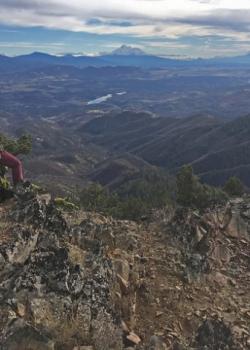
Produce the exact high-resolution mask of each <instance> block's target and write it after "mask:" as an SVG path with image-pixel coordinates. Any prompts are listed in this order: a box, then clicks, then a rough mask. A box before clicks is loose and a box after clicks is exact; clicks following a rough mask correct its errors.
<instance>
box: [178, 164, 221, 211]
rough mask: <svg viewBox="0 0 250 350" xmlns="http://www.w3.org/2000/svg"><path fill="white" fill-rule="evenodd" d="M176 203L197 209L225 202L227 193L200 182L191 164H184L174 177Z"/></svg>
mask: <svg viewBox="0 0 250 350" xmlns="http://www.w3.org/2000/svg"><path fill="white" fill-rule="evenodd" d="M176 182H177V203H179V204H180V205H183V206H185V207H192V208H196V209H199V210H203V209H206V208H208V207H211V206H214V205H218V204H222V203H224V202H226V200H227V195H226V193H225V192H224V191H223V190H222V189H220V188H216V187H213V186H208V185H204V184H201V183H200V181H199V178H198V177H197V176H196V175H195V174H194V172H193V168H192V166H191V165H184V166H183V167H182V168H181V170H180V171H179V173H178V174H177V178H176Z"/></svg>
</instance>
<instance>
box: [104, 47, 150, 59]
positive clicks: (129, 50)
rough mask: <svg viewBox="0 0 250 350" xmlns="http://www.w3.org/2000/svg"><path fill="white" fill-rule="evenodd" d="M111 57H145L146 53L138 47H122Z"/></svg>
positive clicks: (113, 52) (112, 53)
mask: <svg viewBox="0 0 250 350" xmlns="http://www.w3.org/2000/svg"><path fill="white" fill-rule="evenodd" d="M111 55H117V56H143V55H146V53H145V52H144V51H143V50H141V49H139V48H138V47H132V46H127V45H122V46H121V47H119V48H117V49H115V50H114V51H112V52H111Z"/></svg>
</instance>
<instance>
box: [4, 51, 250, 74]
mask: <svg viewBox="0 0 250 350" xmlns="http://www.w3.org/2000/svg"><path fill="white" fill-rule="evenodd" d="M249 64H250V54H247V55H243V56H236V57H218V58H212V59H189V60H181V59H172V58H164V57H158V56H154V55H149V54H147V53H145V52H144V51H142V50H141V49H139V48H133V47H130V46H126V45H123V46H121V47H120V48H118V49H116V50H114V51H113V52H111V53H110V54H101V55H99V56H79V55H77V56H74V55H69V54H68V55H65V56H55V55H50V54H46V53H41V52H34V53H32V54H28V55H21V56H15V57H8V56H4V55H0V72H8V71H20V70H27V69H33V68H34V69H35V68H39V67H43V66H46V65H70V66H76V67H80V68H85V67H89V66H93V67H105V66H136V67H141V68H171V67H183V68H188V67H191V68H192V67H199V66H201V67H207V66H219V67H228V68H230V67H235V66H237V67H238V66H241V65H243V66H247V65H249Z"/></svg>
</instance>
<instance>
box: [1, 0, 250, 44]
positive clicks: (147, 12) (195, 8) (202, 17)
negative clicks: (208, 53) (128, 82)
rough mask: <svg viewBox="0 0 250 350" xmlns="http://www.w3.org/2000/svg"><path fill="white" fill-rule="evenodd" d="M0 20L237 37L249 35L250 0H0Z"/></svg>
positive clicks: (120, 31)
mask: <svg viewBox="0 0 250 350" xmlns="http://www.w3.org/2000/svg"><path fill="white" fill-rule="evenodd" d="M124 21H126V22H124ZM0 23H2V24H7V25H15V26H24V27H27V26H30V27H33V26H42V27H45V28H53V29H65V30H69V31H76V32H89V33H96V34H100V35H102V34H125V35H129V36H136V37H139V38H143V37H152V38H154V39H155V40H157V38H168V39H176V38H180V37H183V36H193V37H195V36H209V35H210V36H223V37H227V38H230V40H231V39H233V40H238V41H239V42H240V41H246V40H249V39H250V34H249V33H250V0H91V1H89V0H70V1H69V0H0Z"/></svg>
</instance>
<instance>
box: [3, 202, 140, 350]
mask: <svg viewBox="0 0 250 350" xmlns="http://www.w3.org/2000/svg"><path fill="white" fill-rule="evenodd" d="M9 217H10V218H11V220H14V221H15V223H16V224H15V225H12V227H11V240H10V241H7V242H4V241H3V242H2V243H1V247H0V257H1V259H0V261H1V274H0V278H1V284H0V302H1V305H2V306H1V311H0V313H1V320H2V321H1V328H0V331H1V333H0V334H1V346H2V349H3V350H4V349H6V350H7V349H10V350H12V349H13V350H14V349H18V350H22V349H23V350H27V349H70V350H71V349H73V348H74V347H77V346H92V345H93V346H94V348H95V349H103V350H104V349H107V350H110V349H117V350H118V349H122V348H123V343H124V340H123V337H124V335H125V336H128V337H129V336H131V331H132V327H133V322H134V321H133V308H134V304H135V299H136V289H137V287H138V286H137V284H136V283H137V282H138V281H137V282H136V281H133V282H132V280H133V277H132V272H134V271H133V266H134V259H133V254H131V255H130V254H129V253H127V252H132V251H133V249H134V247H135V246H136V245H137V244H138V239H137V233H136V230H137V227H136V225H134V226H133V224H132V223H126V222H124V223H121V222H112V220H109V219H106V218H104V217H101V216H98V215H96V216H95V217H89V218H85V220H82V222H81V223H80V224H79V225H72V226H70V225H69V224H68V223H67V221H66V220H65V219H64V218H63V216H62V214H61V213H60V212H59V211H58V210H57V209H56V208H55V206H53V204H52V203H49V204H46V203H45V201H44V200H43V198H39V197H38V198H34V199H31V200H28V201H24V202H21V203H18V204H17V205H16V207H15V208H14V209H13V210H12V211H11V213H10V214H9ZM138 283H139V282H138ZM138 285H139V284H138ZM122 322H123V323H124V325H125V324H126V325H127V328H126V334H125V332H124V330H123V329H122V327H121V324H122ZM138 339H139V337H138ZM136 341H137V340H136ZM131 342H132V343H133V342H134V339H132V341H131ZM138 343H139V340H138Z"/></svg>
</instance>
